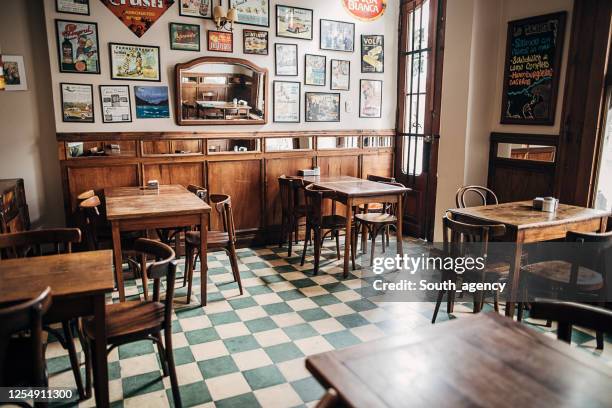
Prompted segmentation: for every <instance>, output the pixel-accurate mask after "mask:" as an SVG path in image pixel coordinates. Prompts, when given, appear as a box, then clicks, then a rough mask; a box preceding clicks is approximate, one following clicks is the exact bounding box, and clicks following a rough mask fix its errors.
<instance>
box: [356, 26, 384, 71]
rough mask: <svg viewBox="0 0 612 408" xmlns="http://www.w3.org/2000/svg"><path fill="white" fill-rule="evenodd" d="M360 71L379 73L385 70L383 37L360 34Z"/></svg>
mask: <svg viewBox="0 0 612 408" xmlns="http://www.w3.org/2000/svg"><path fill="white" fill-rule="evenodd" d="M361 72H363V73H375V74H380V73H383V72H385V37H384V36H383V35H365V34H364V35H362V36H361Z"/></svg>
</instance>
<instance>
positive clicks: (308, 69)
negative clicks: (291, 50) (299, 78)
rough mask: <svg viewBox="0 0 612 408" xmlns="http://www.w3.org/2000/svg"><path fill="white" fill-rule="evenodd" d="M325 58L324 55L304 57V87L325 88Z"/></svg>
mask: <svg viewBox="0 0 612 408" xmlns="http://www.w3.org/2000/svg"><path fill="white" fill-rule="evenodd" d="M326 67H327V58H326V57H325V55H313V54H306V55H305V56H304V85H314V86H325V78H326V77H327V72H326V70H325V69H326Z"/></svg>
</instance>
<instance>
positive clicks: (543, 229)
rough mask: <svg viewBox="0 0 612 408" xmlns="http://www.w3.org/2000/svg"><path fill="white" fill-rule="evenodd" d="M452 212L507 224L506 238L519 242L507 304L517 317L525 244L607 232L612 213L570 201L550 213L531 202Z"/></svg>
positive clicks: (465, 219) (462, 217)
mask: <svg viewBox="0 0 612 408" xmlns="http://www.w3.org/2000/svg"><path fill="white" fill-rule="evenodd" d="M448 211H450V213H451V214H452V215H453V217H454V218H455V219H456V220H458V221H463V222H466V223H473V224H504V225H505V226H506V236H505V237H504V238H503V240H504V241H506V242H512V243H515V247H514V254H513V259H512V262H511V264H510V282H509V283H510V296H509V299H508V302H507V303H506V316H514V304H515V300H516V297H517V293H518V289H519V282H520V280H519V279H520V271H521V255H522V251H523V244H528V243H533V242H542V241H550V240H553V239H559V238H565V234H566V233H567V232H568V231H578V232H595V231H599V232H605V231H606V224H607V221H608V216H609V215H610V213H609V212H606V211H601V210H594V209H592V208H584V207H576V206H573V205H567V204H559V207H558V208H557V211H556V212H554V213H548V212H543V211H539V210H534V209H533V208H532V203H531V201H518V202H513V203H504V204H498V205H488V206H479V207H469V208H454V209H451V210H448Z"/></svg>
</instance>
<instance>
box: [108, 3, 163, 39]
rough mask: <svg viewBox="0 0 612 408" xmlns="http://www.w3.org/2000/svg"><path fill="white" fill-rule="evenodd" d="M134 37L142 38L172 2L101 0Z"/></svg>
mask: <svg viewBox="0 0 612 408" xmlns="http://www.w3.org/2000/svg"><path fill="white" fill-rule="evenodd" d="M101 1H102V3H104V5H105V6H106V7H107V8H108V9H109V10H110V11H112V12H113V14H114V15H116V16H117V18H119V20H121V21H122V22H123V24H125V25H126V26H127V28H129V29H130V30H131V31H132V32H133V33H134V34H136V36H138V37H142V36H143V35H144V33H146V32H147V30H148V29H149V28H151V26H152V25H153V24H154V23H155V22H156V21H157V19H159V18H160V17H161V16H162V14H164V13H165V12H166V10H168V9H169V8H170V7H171V6H172V5H173V4H174V0H101Z"/></svg>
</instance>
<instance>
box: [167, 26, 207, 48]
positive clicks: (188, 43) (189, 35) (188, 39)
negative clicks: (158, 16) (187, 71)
mask: <svg viewBox="0 0 612 408" xmlns="http://www.w3.org/2000/svg"><path fill="white" fill-rule="evenodd" d="M170 49H173V50H180V51H200V26H199V25H197V24H183V23H170Z"/></svg>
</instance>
